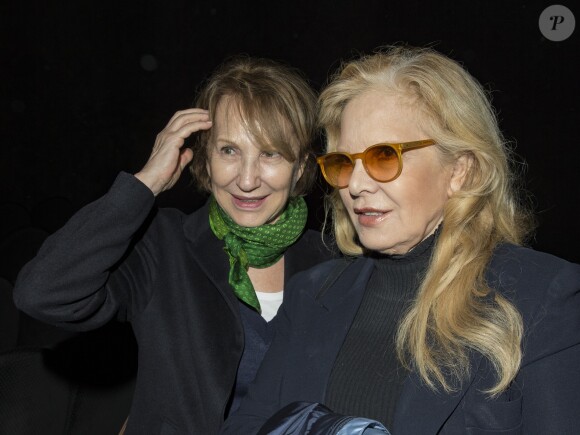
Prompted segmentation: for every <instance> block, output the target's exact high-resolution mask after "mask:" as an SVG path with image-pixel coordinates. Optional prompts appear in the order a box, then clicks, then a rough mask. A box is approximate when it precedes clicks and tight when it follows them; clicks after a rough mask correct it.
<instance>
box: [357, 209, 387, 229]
mask: <svg viewBox="0 0 580 435" xmlns="http://www.w3.org/2000/svg"><path fill="white" fill-rule="evenodd" d="M354 212H355V214H356V215H357V217H358V222H359V224H361V225H362V226H365V227H372V226H375V225H378V224H380V223H381V222H382V221H383V220H385V219H386V218H387V216H388V215H389V213H390V210H378V209H376V208H368V207H365V208H355V209H354Z"/></svg>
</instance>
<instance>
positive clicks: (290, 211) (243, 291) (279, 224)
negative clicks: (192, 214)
mask: <svg viewBox="0 0 580 435" xmlns="http://www.w3.org/2000/svg"><path fill="white" fill-rule="evenodd" d="M307 214H308V210H307V207H306V201H304V198H302V197H295V198H291V199H290V200H289V201H288V204H287V206H286V209H285V210H284V212H283V213H282V214H281V215H280V217H279V218H278V220H277V221H276V222H274V223H271V224H264V225H260V226H259V227H242V226H240V225H238V224H236V223H235V222H234V221H233V219H232V218H231V217H230V216H229V215H228V214H227V213H226V212H225V211H224V210H223V209H222V208H221V207H220V206H219V204H218V203H217V201H216V200H215V198H214V197H213V196H212V197H211V199H210V203H209V223H210V227H211V229H212V231H213V233H214V234H215V236H216V237H217V238H218V239H220V240H223V241H224V251H225V252H226V253H227V254H228V258H229V261H230V272H229V277H228V282H229V283H230V285H231V286H232V287H233V289H234V293H235V295H236V296H237V297H238V298H239V299H240V300H242V301H243V302H245V303H246V304H248V305H249V306H251V307H253V308H254V309H255V310H256V311H258V312H261V309H260V303H259V301H258V297H257V296H256V291H255V290H254V286H253V285H252V281H251V280H250V277H249V276H248V268H249V267H254V268H258V269H262V268H266V267H269V266H271V265H273V264H274V263H276V262H277V261H278V260H280V258H282V256H283V255H284V252H285V251H286V249H288V247H289V246H291V245H292V244H294V243H295V242H296V241H297V240H298V238H299V237H300V236H301V235H302V232H303V231H304V227H305V226H306V218H307Z"/></svg>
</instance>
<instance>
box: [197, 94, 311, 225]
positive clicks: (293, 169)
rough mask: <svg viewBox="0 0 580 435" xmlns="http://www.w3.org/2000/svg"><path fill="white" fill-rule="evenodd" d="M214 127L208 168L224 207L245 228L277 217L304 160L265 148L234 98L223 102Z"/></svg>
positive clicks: (284, 205)
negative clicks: (295, 159) (245, 124)
mask: <svg viewBox="0 0 580 435" xmlns="http://www.w3.org/2000/svg"><path fill="white" fill-rule="evenodd" d="M212 130H213V131H212V139H211V143H210V144H208V153H209V158H208V163H207V171H208V174H209V177H210V180H211V192H212V194H213V195H214V197H215V199H216V200H217V202H218V204H219V205H220V207H221V208H222V209H223V210H224V211H225V212H226V213H227V214H228V215H229V216H230V217H231V218H232V219H233V220H234V222H236V223H237V224H238V225H241V226H244V227H257V226H260V225H263V224H266V223H272V222H275V221H276V219H277V218H278V217H279V216H280V214H281V213H282V212H283V211H284V209H285V208H286V203H287V201H288V198H289V197H290V193H291V192H292V189H293V188H294V186H295V184H296V182H297V181H298V179H299V178H300V176H301V175H302V165H300V164H299V163H298V162H294V163H292V162H289V161H288V160H286V159H285V158H284V157H282V155H281V154H280V153H278V152H276V151H274V150H268V151H265V150H263V149H261V148H260V146H259V145H258V143H257V142H256V141H255V140H254V138H253V137H252V136H251V135H250V133H249V132H248V131H247V129H246V128H245V127H244V123H243V120H242V119H241V117H240V113H239V110H238V107H237V105H236V104H235V102H234V101H232V100H231V99H230V98H228V97H224V98H223V99H222V101H220V103H219V104H218V106H217V110H216V114H215V117H214V126H213V127H212Z"/></svg>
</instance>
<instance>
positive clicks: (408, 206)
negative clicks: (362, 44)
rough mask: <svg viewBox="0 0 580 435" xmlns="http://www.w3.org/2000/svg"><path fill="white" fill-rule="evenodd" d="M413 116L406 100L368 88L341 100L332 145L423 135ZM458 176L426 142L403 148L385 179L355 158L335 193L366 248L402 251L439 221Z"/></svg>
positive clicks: (360, 145) (357, 148)
mask: <svg viewBox="0 0 580 435" xmlns="http://www.w3.org/2000/svg"><path fill="white" fill-rule="evenodd" d="M417 116H419V115H418V114H417V112H416V111H415V110H413V107H412V106H411V105H410V104H409V100H406V99H404V98H401V97H397V96H393V95H390V94H386V93H382V92H379V91H367V92H365V93H363V94H361V95H359V96H357V97H356V98H354V99H353V100H351V101H350V102H349V103H348V104H347V105H346V107H345V109H344V111H343V113H342V119H341V132H340V137H339V140H338V143H337V150H336V151H342V152H348V153H351V154H354V153H359V152H362V151H364V150H365V149H366V148H368V147H369V146H371V145H374V144H377V143H381V142H390V143H401V142H410V141H416V140H421V139H428V136H427V135H426V134H425V133H423V132H422V131H421V129H420V128H419V127H418V123H417V119H418V118H417ZM457 177H458V175H457V174H454V168H453V165H444V164H443V163H442V162H441V159H440V156H439V152H438V150H437V147H436V146H429V147H425V148H419V149H414V150H410V151H406V152H404V153H403V171H402V173H401V175H400V176H399V177H398V178H397V179H395V180H393V181H391V182H388V183H380V182H377V181H375V180H373V179H372V178H371V177H370V176H369V175H368V174H367V173H366V171H365V169H364V167H363V164H362V161H361V160H356V162H355V168H354V171H353V174H352V177H351V179H350V182H349V185H348V187H346V188H343V189H340V191H339V193H340V197H341V200H342V202H343V203H344V205H345V208H346V210H347V212H348V214H349V217H350V220H351V222H352V223H353V225H354V227H355V230H356V232H357V234H358V237H359V240H360V242H361V243H362V245H363V246H364V247H365V248H367V249H369V250H373V251H377V252H381V253H384V254H405V253H407V252H408V251H409V250H411V249H412V248H413V247H415V246H416V245H417V244H419V243H420V242H421V241H422V240H424V239H425V238H426V237H428V236H429V235H430V234H432V233H433V232H434V231H435V229H436V228H437V226H438V225H439V223H440V222H441V221H442V219H443V207H444V205H445V203H446V202H447V200H448V199H449V196H450V195H451V194H452V193H453V191H455V190H456V189H457V188H459V187H460V180H458V179H457Z"/></svg>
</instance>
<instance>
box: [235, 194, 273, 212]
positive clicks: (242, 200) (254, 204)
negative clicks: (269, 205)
mask: <svg viewBox="0 0 580 435" xmlns="http://www.w3.org/2000/svg"><path fill="white" fill-rule="evenodd" d="M266 198H267V196H257V197H256V196H253V197H245V196H237V195H232V201H233V203H234V205H235V206H236V207H237V208H240V209H243V210H254V209H256V208H260V207H261V206H262V204H264V202H266Z"/></svg>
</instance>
